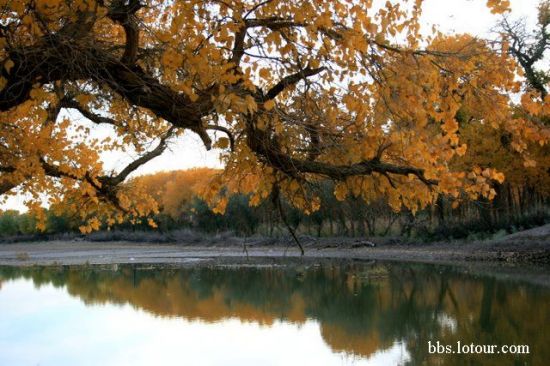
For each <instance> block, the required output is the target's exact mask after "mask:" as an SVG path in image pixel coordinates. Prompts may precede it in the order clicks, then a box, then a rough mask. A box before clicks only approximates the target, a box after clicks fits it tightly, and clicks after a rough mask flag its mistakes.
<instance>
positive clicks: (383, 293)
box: [0, 265, 550, 364]
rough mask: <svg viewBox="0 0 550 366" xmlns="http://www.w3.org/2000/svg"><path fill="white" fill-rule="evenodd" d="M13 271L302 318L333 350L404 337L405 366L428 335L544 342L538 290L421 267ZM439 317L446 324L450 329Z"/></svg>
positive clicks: (153, 299) (147, 299) (237, 313)
mask: <svg viewBox="0 0 550 366" xmlns="http://www.w3.org/2000/svg"><path fill="white" fill-rule="evenodd" d="M20 277H23V278H26V279H29V280H32V281H33V282H34V284H35V285H37V286H40V285H43V284H48V283H51V284H54V285H55V286H66V288H67V291H68V292H69V293H70V294H71V295H73V296H77V297H79V298H80V299H82V301H84V302H85V303H86V304H103V303H115V304H123V303H129V304H132V305H133V306H135V307H137V308H141V309H144V310H146V311H149V312H151V313H154V314H156V315H159V316H170V317H172V316H182V317H186V318H189V319H197V318H198V319H201V320H203V321H206V322H211V321H218V320H221V319H225V318H228V317H239V318H240V319H241V320H243V321H256V322H259V323H261V324H271V323H272V322H274V321H275V320H277V319H283V320H286V321H290V322H298V323H300V322H303V321H305V319H307V318H312V319H315V320H317V321H319V322H320V324H321V334H322V335H323V337H324V340H325V342H327V344H329V346H330V347H332V348H333V349H334V350H335V351H345V352H350V353H354V354H358V355H364V356H367V355H370V354H372V352H374V351H376V350H379V349H386V348H387V347H389V346H391V345H392V344H393V343H394V342H396V341H405V342H406V344H407V347H408V350H409V353H410V354H411V359H412V361H411V362H412V363H413V364H416V363H422V362H425V360H426V357H428V355H427V351H426V349H425V348H426V347H425V345H426V344H427V341H428V340H432V341H433V340H440V341H441V342H443V343H445V344H456V340H461V341H463V342H465V343H466V342H474V343H476V344H513V343H515V344H525V343H529V344H530V346H531V347H532V348H535V347H539V346H540V347H541V348H539V349H542V350H546V348H542V347H543V344H545V342H546V336H545V334H544V331H545V330H544V329H542V330H541V328H540V326H541V324H547V323H548V322H549V321H550V319H549V317H550V315H549V314H548V312H547V310H546V308H545V304H546V303H548V301H550V295H549V293H548V291H547V290H544V289H541V288H538V287H533V286H527V285H517V284H514V283H503V282H499V281H496V280H495V279H493V278H484V277H474V276H469V275H464V274H460V273H457V272H455V271H454V270H453V269H451V268H448V267H432V266H424V265H399V266H398V265H377V266H374V267H363V266H357V265H353V266H321V267H312V268H301V267H289V268H284V269H282V268H263V269H260V268H243V267H237V268H206V267H199V268H170V269H140V268H139V267H136V266H121V267H120V269H119V270H110V269H106V268H98V267H85V268H72V267H34V268H15V267H0V281H1V280H4V279H15V278H20ZM541 304H542V305H541ZM442 317H444V318H448V319H450V321H451V322H455V323H456V325H455V326H454V327H455V328H454V330H453V331H450V330H449V328H448V325H445V324H443V323H442V321H441V319H442ZM546 356H548V355H547V354H545V351H542V352H538V353H537V354H534V353H533V355H532V356H526V358H525V360H526V361H529V360H532V361H533V363H536V360H537V359H538V358H540V359H541V360H542V359H544V358H543V357H546ZM528 357H533V358H532V359H531V358H528ZM465 360H466V361H467V360H471V359H469V358H464V359H463V358H457V359H454V358H453V359H445V364H447V363H451V364H452V363H453V362H455V364H460V362H465ZM476 360H478V361H479V359H476ZM496 360H498V359H496ZM459 361H460V362H459ZM478 361H476V362H478ZM495 362H496V361H495ZM466 363H467V362H466Z"/></svg>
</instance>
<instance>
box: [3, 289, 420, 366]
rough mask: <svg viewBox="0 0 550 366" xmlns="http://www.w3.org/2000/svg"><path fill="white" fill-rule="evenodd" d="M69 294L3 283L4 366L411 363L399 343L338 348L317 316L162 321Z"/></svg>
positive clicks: (358, 365)
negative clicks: (363, 349) (363, 352)
mask: <svg viewBox="0 0 550 366" xmlns="http://www.w3.org/2000/svg"><path fill="white" fill-rule="evenodd" d="M67 291H68V290H67V288H66V287H62V288H55V287H54V286H53V285H51V284H47V285H43V286H40V287H36V286H35V285H34V284H33V283H32V281H30V280H26V279H18V280H13V281H6V282H4V283H3V284H2V291H0V314H2V316H1V317H0V365H11V366H19V365H44V366H47V365H55V366H64V365H104V366H110V365H113V366H115V365H116V366H118V365H132V366H139V365H177V364H179V365H183V364H186V365H225V366H227V365H235V366H237V365H239V366H242V365H273V366H278V365H280V366H284V365H327V366H329V365H356V366H361V365H371V366H384V365H396V364H404V363H405V362H407V361H409V360H410V355H409V354H408V351H407V349H406V347H405V344H403V343H397V342H395V343H394V344H393V345H391V346H390V347H389V348H387V349H383V350H382V349H380V350H377V351H376V352H374V353H373V354H371V355H370V356H369V357H368V358H366V357H360V356H354V355H350V354H346V353H341V352H338V351H334V350H332V349H331V348H330V346H329V345H328V344H327V343H326V341H325V340H324V339H323V336H322V334H321V325H320V323H319V322H318V321H316V320H313V319H308V320H307V321H306V322H305V323H303V324H296V323H291V322H288V321H276V322H275V323H274V324H271V325H269V326H266V325H261V324H258V323H256V322H245V321H241V320H239V319H238V318H227V319H223V320H220V321H216V322H210V323H207V322H205V321H202V320H189V319H185V318H181V317H170V318H166V317H164V318H163V317H160V316H155V315H153V314H151V313H148V312H145V311H143V310H141V309H138V308H135V307H133V306H132V305H130V304H123V305H115V304H110V303H107V304H101V305H100V304H88V305H85V304H84V303H83V302H82V301H81V300H80V299H78V298H75V297H72V296H70V295H69V294H68V293H67ZM236 334H238V337H235V336H232V335H236ZM274 345H276V347H274Z"/></svg>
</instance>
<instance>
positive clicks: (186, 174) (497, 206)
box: [0, 168, 550, 240]
mask: <svg viewBox="0 0 550 366" xmlns="http://www.w3.org/2000/svg"><path fill="white" fill-rule="evenodd" d="M217 173H218V171H216V170H213V169H206V168H200V169H192V170H186V171H172V172H162V173H157V174H153V175H147V176H142V177H139V178H137V179H136V182H134V183H138V184H142V185H143V186H144V187H145V189H146V190H147V192H149V194H150V195H152V196H153V197H154V198H155V199H156V200H157V202H159V206H160V212H159V214H157V215H155V216H153V217H151V218H152V219H153V220H154V222H155V224H156V226H157V227H156V228H152V227H151V226H150V224H148V222H147V221H148V220H142V221H138V222H137V223H136V222H133V223H132V222H123V223H119V224H115V225H114V226H112V227H111V228H110V230H118V231H134V232H135V231H152V230H155V231H159V232H161V233H164V232H170V231H174V230H179V229H192V230H194V231H197V232H203V233H212V234H215V233H220V232H233V233H234V234H236V235H238V236H245V237H246V236H252V235H262V236H271V237H274V236H275V237H276V236H281V235H287V228H286V226H285V224H284V223H283V221H282V220H281V215H280V212H279V211H278V210H276V208H275V205H274V203H273V202H272V201H271V200H270V199H266V200H264V201H263V202H262V203H260V205H258V206H256V207H252V206H251V205H250V204H249V197H248V196H246V195H242V194H235V195H233V196H231V197H230V198H229V200H228V204H227V207H226V210H225V213H224V214H216V213H214V212H213V211H212V210H211V208H210V207H209V206H208V204H207V203H206V202H205V201H204V200H203V199H201V197H200V192H201V190H202V189H204V188H205V187H206V186H207V185H208V182H209V180H210V179H211V178H212V177H213V176H214V175H215V174H217ZM541 188H542V189H541ZM547 188H548V187H544V186H542V187H536V186H529V185H524V186H522V187H517V186H514V185H513V183H511V182H505V183H504V184H501V185H497V186H495V187H494V189H495V190H496V191H497V196H496V197H495V199H494V200H492V201H488V200H465V201H462V202H460V204H458V205H456V203H455V202H457V201H456V200H455V199H451V198H450V197H444V196H441V197H440V198H439V199H438V200H437V201H436V202H434V203H433V204H432V205H431V206H430V207H428V208H426V209H425V210H423V211H420V212H417V213H415V214H413V213H412V212H410V211H402V212H399V213H397V212H395V211H393V210H392V209H391V208H390V207H389V206H388V204H387V203H386V202H385V201H384V200H383V199H380V200H378V201H375V202H370V203H366V202H364V201H363V200H361V199H356V198H354V197H351V196H348V197H347V198H346V199H345V200H344V201H339V200H337V199H336V198H335V196H334V193H333V192H334V186H333V184H332V183H331V182H328V181H326V182H321V183H319V184H318V186H317V187H316V190H317V193H318V195H319V196H320V198H321V201H322V204H321V207H320V209H319V210H318V211H316V212H314V213H312V214H309V215H306V214H305V213H303V211H301V210H299V209H296V208H294V207H292V206H291V205H290V204H289V203H288V202H286V201H284V200H283V202H282V209H283V211H284V215H285V217H286V221H287V224H288V225H290V227H291V228H292V229H294V230H295V231H296V232H297V233H298V234H301V235H310V236H318V237H321V236H345V237H364V236H370V237H372V236H401V237H412V238H418V239H421V240H443V239H451V238H454V239H460V238H471V239H473V238H483V237H487V236H489V235H492V234H493V233H495V232H499V231H500V232H504V231H505V232H515V231H517V230H522V229H528V228H530V227H534V226H539V225H543V224H545V223H547V222H550V201H549V198H548V192H546V189H547ZM36 223H37V220H36V218H35V217H33V216H32V215H30V214H19V213H18V212H17V211H5V212H3V213H1V214H0V235H1V236H3V237H13V236H21V235H23V236H25V235H27V236H29V235H31V236H33V235H34V236H38V237H43V236H44V235H46V236H48V235H49V236H51V235H58V234H63V233H79V227H80V226H81V225H83V222H82V221H81V219H80V218H79V217H77V216H71V215H68V214H64V213H63V210H59V207H57V208H56V209H50V210H47V211H46V228H45V230H44V231H38V230H37V229H36ZM102 225H103V226H102V229H107V226H106V224H105V223H103V224H102Z"/></svg>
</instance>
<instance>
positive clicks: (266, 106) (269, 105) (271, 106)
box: [264, 99, 275, 111]
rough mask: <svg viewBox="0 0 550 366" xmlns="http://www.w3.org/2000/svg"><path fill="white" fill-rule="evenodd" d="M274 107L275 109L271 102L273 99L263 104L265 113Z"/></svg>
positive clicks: (273, 103)
mask: <svg viewBox="0 0 550 366" xmlns="http://www.w3.org/2000/svg"><path fill="white" fill-rule="evenodd" d="M274 107H275V102H274V101H273V99H270V100H268V101H267V102H265V103H264V109H265V110H266V111H270V110H272V109H273V108H274Z"/></svg>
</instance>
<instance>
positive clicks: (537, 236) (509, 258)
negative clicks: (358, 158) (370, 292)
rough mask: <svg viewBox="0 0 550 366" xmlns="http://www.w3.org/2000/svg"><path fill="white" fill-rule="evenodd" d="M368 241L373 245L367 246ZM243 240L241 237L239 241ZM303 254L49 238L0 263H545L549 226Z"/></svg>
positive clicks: (322, 247)
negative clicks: (481, 237)
mask: <svg viewBox="0 0 550 366" xmlns="http://www.w3.org/2000/svg"><path fill="white" fill-rule="evenodd" d="M372 242H374V243H375V244H376V246H374V247H373V246H371V245H372ZM243 243H244V241H243ZM304 244H305V251H306V253H305V256H304V257H303V258H300V252H299V251H298V250H297V248H296V247H294V246H291V245H284V244H280V243H277V242H275V243H266V242H262V241H249V242H248V244H246V251H245V250H244V249H245V247H244V246H243V245H242V244H235V242H233V243H232V244H229V245H228V244H227V243H224V242H219V243H209V244H208V245H206V244H201V243H194V244H154V243H153V244H152V243H130V242H88V241H51V242H34V243H17V244H3V245H0V265H17V266H22V265H32V264H39V265H51V264H86V263H88V264H117V263H119V264H122V263H165V264H186V263H187V264H191V263H197V262H212V261H215V262H223V261H228V262H239V261H244V260H247V259H248V260H250V259H251V258H252V259H254V258H256V259H259V258H267V259H269V258H272V259H273V258H282V257H286V258H289V257H290V258H300V260H312V259H325V258H326V259H328V258H340V259H361V260H397V261H412V262H428V263H456V262H472V261H474V262H487V263H503V262H504V263H536V264H542V265H548V264H549V263H550V225H546V226H542V227H539V228H536V229H532V230H527V231H524V232H520V233H516V234H513V235H509V236H506V237H503V238H501V239H499V240H493V241H483V242H469V243H465V242H446V243H434V244H417V243H412V244H411V243H407V244H403V243H400V242H398V241H387V240H386V241H384V240H378V241H377V240H376V239H373V240H372V241H367V240H361V239H329V238H326V239H322V240H313V239H311V240H308V241H305V242H304Z"/></svg>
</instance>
